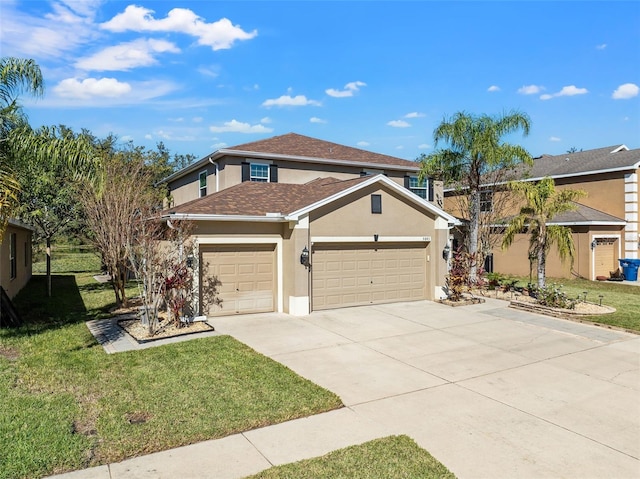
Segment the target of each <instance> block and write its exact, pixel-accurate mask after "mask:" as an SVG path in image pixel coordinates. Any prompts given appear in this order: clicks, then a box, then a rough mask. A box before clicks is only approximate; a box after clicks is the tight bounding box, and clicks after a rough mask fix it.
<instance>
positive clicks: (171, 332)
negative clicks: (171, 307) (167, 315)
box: [118, 316, 215, 343]
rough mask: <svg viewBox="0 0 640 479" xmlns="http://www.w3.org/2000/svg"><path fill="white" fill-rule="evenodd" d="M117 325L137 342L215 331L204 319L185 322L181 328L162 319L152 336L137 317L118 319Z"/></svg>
mask: <svg viewBox="0 0 640 479" xmlns="http://www.w3.org/2000/svg"><path fill="white" fill-rule="evenodd" d="M118 326H120V327H121V328H122V329H124V330H125V331H126V332H127V334H129V336H131V337H132V338H133V339H135V340H136V341H137V342H138V343H148V342H149V341H157V340H158V339H166V338H173V337H176V336H185V335H187V334H196V333H204V332H207V331H215V329H214V327H213V326H211V325H210V324H209V323H207V322H206V321H197V322H195V323H187V324H185V325H183V326H182V327H181V328H178V327H176V326H175V325H174V323H173V322H171V323H169V322H168V321H166V320H164V321H161V322H160V324H159V326H158V331H156V334H154V335H153V336H150V335H149V330H148V329H147V328H146V327H145V326H143V325H142V322H141V321H140V319H138V318H131V317H130V316H129V317H128V318H127V319H120V320H118Z"/></svg>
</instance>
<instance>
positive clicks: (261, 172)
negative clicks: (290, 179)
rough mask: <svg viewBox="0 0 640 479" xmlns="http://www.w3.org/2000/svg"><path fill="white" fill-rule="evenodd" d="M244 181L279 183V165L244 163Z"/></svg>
mask: <svg viewBox="0 0 640 479" xmlns="http://www.w3.org/2000/svg"><path fill="white" fill-rule="evenodd" d="M242 181H243V182H244V181H256V182H258V183H277V182H278V165H274V164H271V163H242Z"/></svg>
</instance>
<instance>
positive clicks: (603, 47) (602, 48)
mask: <svg viewBox="0 0 640 479" xmlns="http://www.w3.org/2000/svg"><path fill="white" fill-rule="evenodd" d="M605 48H607V44H606V43H601V44H600V45H596V50H604V49H605Z"/></svg>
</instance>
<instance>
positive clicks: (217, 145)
mask: <svg viewBox="0 0 640 479" xmlns="http://www.w3.org/2000/svg"><path fill="white" fill-rule="evenodd" d="M226 146H227V144H226V143H225V142H221V143H214V144H213V145H211V148H215V149H216V150H219V149H220V148H225V147H226Z"/></svg>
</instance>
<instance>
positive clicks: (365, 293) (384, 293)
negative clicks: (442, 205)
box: [312, 244, 426, 310]
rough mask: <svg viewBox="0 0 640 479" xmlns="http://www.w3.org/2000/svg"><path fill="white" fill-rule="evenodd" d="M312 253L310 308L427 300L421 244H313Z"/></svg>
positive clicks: (424, 249)
mask: <svg viewBox="0 0 640 479" xmlns="http://www.w3.org/2000/svg"><path fill="white" fill-rule="evenodd" d="M312 254H313V257H312V263H313V269H312V275H313V281H312V285H313V291H312V295H313V300H312V301H313V309H316V310H317V309H329V308H338V307H344V306H356V305H362V304H372V303H384V302H393V301H403V300H409V299H424V298H425V297H426V246H424V245H379V244H378V245H363V244H360V245H314V248H313V253H312ZM354 264H355V266H356V270H355V271H353V270H352V267H353V265H354Z"/></svg>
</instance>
